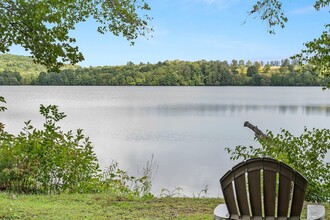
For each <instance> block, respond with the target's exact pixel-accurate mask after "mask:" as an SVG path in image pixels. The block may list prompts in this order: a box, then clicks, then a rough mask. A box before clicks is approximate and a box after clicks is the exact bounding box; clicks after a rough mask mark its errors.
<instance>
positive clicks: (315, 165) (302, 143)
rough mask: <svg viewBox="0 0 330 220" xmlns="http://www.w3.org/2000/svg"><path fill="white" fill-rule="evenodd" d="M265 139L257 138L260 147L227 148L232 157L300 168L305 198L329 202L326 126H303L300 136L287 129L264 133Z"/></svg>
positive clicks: (329, 139) (329, 132)
mask: <svg viewBox="0 0 330 220" xmlns="http://www.w3.org/2000/svg"><path fill="white" fill-rule="evenodd" d="M267 136H268V138H263V139H258V138H256V140H257V141H258V142H259V143H260V144H261V147H253V146H250V147H246V146H236V148H235V149H234V150H232V149H229V148H226V150H227V151H228V153H229V154H230V155H231V157H230V159H231V160H238V159H244V160H245V159H249V158H255V157H270V158H274V159H276V160H279V161H282V162H284V163H286V164H288V165H290V166H291V167H292V168H294V169H295V170H297V171H299V172H300V173H301V174H302V175H303V176H304V177H305V178H306V179H307V180H308V186H307V193H306V198H305V199H306V200H307V201H313V202H329V201H330V163H329V162H324V159H325V156H326V154H327V152H328V150H329V149H330V130H329V129H316V128H313V129H312V130H308V129H307V128H305V129H304V132H303V133H302V134H301V135H300V136H294V135H292V134H291V133H290V132H289V131H287V130H284V129H283V130H282V131H281V133H280V134H277V135H274V134H273V133H272V132H270V131H269V132H267Z"/></svg>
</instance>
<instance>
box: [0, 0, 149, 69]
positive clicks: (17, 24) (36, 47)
mask: <svg viewBox="0 0 330 220" xmlns="http://www.w3.org/2000/svg"><path fill="white" fill-rule="evenodd" d="M148 10H150V7H149V5H148V4H147V3H146V2H145V1H144V0H125V1H120V0H114V1H107V0H95V1H93V0H67V1H62V0H52V1H45V0H41V1H35V0H33V1H32V0H20V1H15V0H5V1H1V2H0V12H1V16H0V23H1V26H0V52H2V53H6V52H9V48H10V47H11V46H12V45H21V46H23V47H24V48H25V49H26V50H28V51H30V53H31V55H32V57H33V58H34V61H35V62H37V63H40V64H43V65H45V66H46V67H47V68H48V70H52V71H58V70H59V67H60V66H62V65H63V63H67V62H69V63H71V64H75V63H78V62H80V61H82V60H83V59H84V57H83V54H82V53H81V52H79V50H78V47H77V46H74V43H75V42H76V39H75V38H74V37H72V36H70V31H71V30H73V29H74V28H75V25H76V24H78V23H81V22H85V21H86V20H87V19H94V20H95V21H96V22H97V23H98V24H99V26H98V28H97V31H98V32H99V33H101V34H105V33H107V32H112V33H113V34H114V35H116V36H118V35H122V36H123V37H125V38H126V39H127V40H128V41H130V42H131V44H134V40H135V39H136V38H137V37H138V36H145V35H146V34H148V33H149V32H150V31H152V29H151V28H149V27H148V21H149V20H150V19H151V18H150V17H149V16H148V15H146V14H144V13H145V11H148Z"/></svg>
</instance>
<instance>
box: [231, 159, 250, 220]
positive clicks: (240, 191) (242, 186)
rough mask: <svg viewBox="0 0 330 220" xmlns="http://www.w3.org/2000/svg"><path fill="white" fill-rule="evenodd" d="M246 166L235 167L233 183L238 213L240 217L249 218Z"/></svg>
mask: <svg viewBox="0 0 330 220" xmlns="http://www.w3.org/2000/svg"><path fill="white" fill-rule="evenodd" d="M245 173H246V166H245V164H239V166H236V167H235V171H234V172H233V175H234V181H235V192H236V196H237V204H238V207H239V211H240V214H241V216H250V210H249V203H248V199H247V198H248V196H247V191H246V186H247V185H246V180H245V179H246V178H245Z"/></svg>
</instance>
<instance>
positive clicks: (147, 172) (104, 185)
mask: <svg viewBox="0 0 330 220" xmlns="http://www.w3.org/2000/svg"><path fill="white" fill-rule="evenodd" d="M0 103H5V99H4V98H3V97H0ZM5 110H6V108H5V107H4V106H0V112H1V111H5ZM40 113H41V115H42V116H44V118H45V123H44V124H43V129H42V130H37V129H35V128H34V127H33V126H32V125H31V122H30V121H28V122H25V127H24V128H23V129H22V131H21V132H20V133H19V134H18V135H17V136H15V135H12V134H9V133H8V132H6V131H5V129H4V124H2V123H0V190H6V191H13V192H16V193H44V194H51V193H62V192H67V193H86V192H111V193H115V194H118V195H126V196H127V195H131V196H139V197H140V196H145V197H146V196H147V197H150V196H152V194H150V189H151V174H152V166H153V165H154V163H153V158H152V159H151V163H149V162H148V163H147V165H146V168H144V169H143V170H142V171H143V173H142V177H139V178H137V177H134V176H129V175H128V174H127V172H126V171H123V170H121V169H119V166H118V163H112V164H111V165H110V166H109V167H108V168H107V169H106V170H105V171H104V172H101V170H99V164H98V160H97V158H96V155H95V153H94V151H93V146H92V144H91V142H90V141H89V138H88V137H85V136H84V134H83V133H82V129H77V130H76V132H75V133H74V132H73V131H71V130H70V131H68V132H66V133H65V132H63V131H62V130H61V128H60V127H59V126H57V123H58V122H59V121H60V120H62V119H63V118H65V117H66V115H65V114H64V113H63V112H59V111H58V107H57V106H55V105H49V106H47V107H45V106H43V105H41V106H40Z"/></svg>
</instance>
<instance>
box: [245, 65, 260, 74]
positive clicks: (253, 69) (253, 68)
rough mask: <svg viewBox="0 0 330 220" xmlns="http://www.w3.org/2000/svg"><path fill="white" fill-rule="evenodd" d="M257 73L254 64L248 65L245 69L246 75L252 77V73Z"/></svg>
mask: <svg viewBox="0 0 330 220" xmlns="http://www.w3.org/2000/svg"><path fill="white" fill-rule="evenodd" d="M256 74H258V69H257V67H256V66H254V65H253V66H249V68H248V69H247V76H249V77H252V76H254V75H256Z"/></svg>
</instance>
